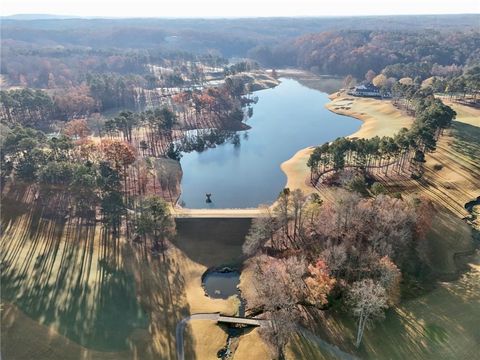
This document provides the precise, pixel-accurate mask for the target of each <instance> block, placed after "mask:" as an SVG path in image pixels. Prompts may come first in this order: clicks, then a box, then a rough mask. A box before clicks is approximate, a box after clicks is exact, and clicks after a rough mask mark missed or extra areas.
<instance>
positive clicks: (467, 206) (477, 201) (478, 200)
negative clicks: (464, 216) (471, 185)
mask: <svg viewBox="0 0 480 360" xmlns="http://www.w3.org/2000/svg"><path fill="white" fill-rule="evenodd" d="M477 205H480V196H478V197H477V198H476V199H475V200H472V201H469V202H467V203H466V204H465V209H466V210H467V211H468V212H469V213H471V212H472V211H473V208H474V206H477Z"/></svg>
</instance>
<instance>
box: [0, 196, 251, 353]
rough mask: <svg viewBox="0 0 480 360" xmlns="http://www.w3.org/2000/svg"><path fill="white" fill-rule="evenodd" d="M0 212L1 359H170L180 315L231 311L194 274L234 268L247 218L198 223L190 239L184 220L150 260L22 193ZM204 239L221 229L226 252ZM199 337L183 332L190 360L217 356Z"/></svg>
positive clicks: (232, 304)
mask: <svg viewBox="0 0 480 360" xmlns="http://www.w3.org/2000/svg"><path fill="white" fill-rule="evenodd" d="M2 205H3V208H2V228H3V231H4V233H3V238H2V243H1V254H2V255H1V259H2V279H1V280H2V304H3V309H2V329H1V330H2V331H1V336H2V338H1V340H2V355H3V356H4V357H5V358H6V359H31V358H32V354H35V359H49V360H50V359H70V358H71V359H78V358H82V359H158V358H165V359H173V358H174V357H175V326H176V324H177V322H178V321H180V320H181V319H182V318H183V317H185V316H187V315H188V314H190V313H194V312H215V311H220V312H223V313H225V314H233V313H234V312H235V311H236V306H237V304H236V300H235V299H234V298H230V299H227V300H221V299H210V298H208V297H206V296H205V295H204V291H203V288H202V287H201V276H202V274H203V272H204V271H205V270H206V269H207V267H209V266H213V265H220V264H224V263H231V262H238V261H239V254H241V243H242V241H243V237H244V234H245V232H246V229H247V228H248V221H247V220H242V219H240V222H238V220H237V221H236V220H234V219H232V220H224V221H223V225H222V224H220V225H218V226H219V227H218V226H216V225H215V224H209V225H208V226H205V225H203V227H204V228H205V229H208V230H209V231H202V230H201V229H202V225H201V224H197V225H196V227H195V226H193V227H194V228H196V233H195V232H192V231H190V233H189V232H188V230H187V231H185V228H188V227H189V226H190V225H189V224H188V222H189V221H195V220H190V219H185V220H183V221H184V222H185V221H186V222H187V224H179V236H178V237H177V238H176V239H175V240H174V241H173V243H174V244H172V245H171V246H170V247H169V249H168V250H167V251H166V252H165V256H162V255H160V256H158V257H155V256H151V255H150V254H146V253H145V252H144V251H143V250H142V249H141V248H138V247H136V246H134V245H132V244H131V243H130V242H127V241H126V240H125V239H120V240H117V241H115V242H114V241H113V239H112V238H110V237H108V236H107V234H105V233H104V232H103V230H102V228H101V225H100V224H99V223H95V222H93V223H91V222H86V221H80V220H79V219H75V218H71V219H64V218H61V217H59V216H58V209H53V210H52V211H48V209H45V208H44V207H42V206H41V205H39V204H36V205H34V201H33V199H32V198H31V193H30V192H29V191H28V189H23V190H20V189H16V191H14V192H11V193H10V194H9V195H8V197H5V198H3V199H2ZM54 213H57V215H56V216H52V214H54ZM198 221H199V220H197V222H198ZM229 221H230V223H229ZM246 221H247V222H246ZM212 232H213V233H219V234H221V233H222V232H224V237H223V238H222V242H223V244H224V246H223V245H222V242H215V241H213V239H212V238H211V236H210V235H211V234H212ZM203 233H204V234H203ZM188 234H190V235H188ZM106 245H108V246H106ZM212 246H215V249H212ZM180 249H183V250H184V251H182V250H180ZM203 330H204V329H203V328H201V327H199V326H198V325H193V326H192V327H191V329H190V330H188V331H187V333H186V339H185V352H186V353H187V354H192V355H191V357H190V358H192V359H204V358H214V356H215V355H216V351H217V350H219V348H217V345H218V343H219V342H221V341H220V340H221V339H222V338H220V337H219V334H217V333H213V332H209V334H211V336H212V338H211V339H210V340H209V339H208V337H207V338H206V335H205V334H204V331H203ZM213 340H215V341H213ZM205 342H206V343H205ZM202 344H204V345H202ZM205 344H206V345H205ZM194 349H195V350H194ZM197 350H198V351H200V350H201V351H203V352H205V353H202V352H198V351H197ZM193 354H195V355H193Z"/></svg>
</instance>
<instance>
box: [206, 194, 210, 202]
mask: <svg viewBox="0 0 480 360" xmlns="http://www.w3.org/2000/svg"><path fill="white" fill-rule="evenodd" d="M205 196H206V197H207V199H206V200H205V202H207V203H211V202H212V199H210V197H211V196H212V194H205Z"/></svg>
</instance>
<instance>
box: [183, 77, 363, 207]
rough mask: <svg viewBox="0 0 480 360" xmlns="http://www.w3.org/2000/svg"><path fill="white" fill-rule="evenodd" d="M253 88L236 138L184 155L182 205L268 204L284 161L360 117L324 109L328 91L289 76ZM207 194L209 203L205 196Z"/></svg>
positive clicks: (352, 127)
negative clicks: (244, 123) (248, 112)
mask: <svg viewBox="0 0 480 360" xmlns="http://www.w3.org/2000/svg"><path fill="white" fill-rule="evenodd" d="M281 81H282V82H281V84H280V85H279V86H277V87H276V88H273V89H268V90H262V91H257V92H255V96H257V97H258V103H257V104H255V105H254V106H253V116H252V118H250V119H249V120H248V121H247V123H248V125H250V126H251V129H250V130H248V131H242V132H239V135H240V142H238V141H235V142H226V143H224V144H222V145H219V146H217V147H215V148H212V149H207V150H205V151H203V152H201V153H199V152H191V153H186V154H183V158H182V159H181V165H182V169H183V178H182V195H181V198H180V203H181V204H182V205H183V206H185V207H189V208H208V207H216V208H248V207H256V206H258V205H259V204H269V203H272V202H273V201H274V200H275V199H276V198H277V196H278V193H279V192H280V191H281V190H282V189H283V187H284V186H285V184H286V176H285V174H284V173H283V172H282V170H281V169H280V165H281V163H282V162H284V161H286V160H288V159H289V158H291V157H292V156H293V155H294V154H295V153H296V152H297V151H299V150H301V149H303V148H305V147H308V146H315V145H319V144H322V143H324V142H327V141H332V140H334V139H336V138H337V137H341V136H346V135H349V134H352V133H353V132H355V131H356V130H357V129H358V128H359V127H360V121H358V120H356V119H353V118H350V117H346V116H341V115H337V114H335V113H332V112H330V111H329V110H327V109H326V108H325V104H326V103H327V102H329V101H330V100H329V99H328V97H327V94H326V93H323V92H320V91H318V90H313V89H310V88H308V87H306V86H303V85H301V84H300V83H298V82H297V81H295V80H292V79H281ZM206 193H211V194H212V197H211V200H212V203H209V204H207V203H206V201H205V200H206V198H205V194H206Z"/></svg>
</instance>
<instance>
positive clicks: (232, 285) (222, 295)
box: [203, 271, 240, 299]
mask: <svg viewBox="0 0 480 360" xmlns="http://www.w3.org/2000/svg"><path fill="white" fill-rule="evenodd" d="M239 283H240V273H239V272H238V271H211V272H207V273H206V274H205V276H204V278H203V286H204V288H205V292H206V294H207V295H208V296H209V297H211V298H214V299H227V298H229V297H230V296H233V295H237V296H238V295H239V293H240V292H239V290H238V288H237V286H238V284H239Z"/></svg>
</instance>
